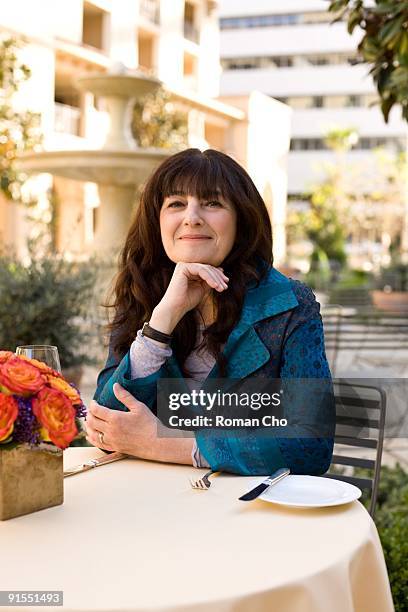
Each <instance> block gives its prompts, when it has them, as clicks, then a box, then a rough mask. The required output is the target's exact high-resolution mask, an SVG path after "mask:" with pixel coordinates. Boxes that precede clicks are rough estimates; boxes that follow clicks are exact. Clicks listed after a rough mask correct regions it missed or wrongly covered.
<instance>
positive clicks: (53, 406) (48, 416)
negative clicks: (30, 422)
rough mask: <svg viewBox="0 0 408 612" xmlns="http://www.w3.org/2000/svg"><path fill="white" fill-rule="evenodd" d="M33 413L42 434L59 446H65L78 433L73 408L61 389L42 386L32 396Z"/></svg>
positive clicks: (44, 437)
mask: <svg viewBox="0 0 408 612" xmlns="http://www.w3.org/2000/svg"><path fill="white" fill-rule="evenodd" d="M32 406H33V413H34V414H35V416H36V418H37V420H38V421H39V422H40V423H41V425H42V431H41V433H42V436H43V439H45V440H51V442H53V443H54V444H55V445H56V446H59V448H67V446H69V443H70V442H71V440H73V439H74V438H75V436H76V435H77V433H78V429H77V426H76V424H75V409H74V408H73V406H72V404H71V402H70V401H69V399H68V398H67V396H66V395H64V394H63V393H62V392H61V391H57V390H56V389H50V388H49V387H44V388H43V389H41V391H40V392H39V393H38V394H37V397H35V398H33V402H32Z"/></svg>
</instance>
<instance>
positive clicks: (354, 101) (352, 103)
mask: <svg viewBox="0 0 408 612" xmlns="http://www.w3.org/2000/svg"><path fill="white" fill-rule="evenodd" d="M346 106H348V107H356V106H362V102H361V96H356V95H354V94H353V95H350V96H347V99H346Z"/></svg>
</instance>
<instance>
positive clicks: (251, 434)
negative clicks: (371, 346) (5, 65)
mask: <svg viewBox="0 0 408 612" xmlns="http://www.w3.org/2000/svg"><path fill="white" fill-rule="evenodd" d="M111 345H112V342H111ZM223 353H224V355H225V356H226V358H227V377H228V378H231V379H244V378H249V377H251V378H252V377H263V378H280V379H285V380H287V381H288V380H289V379H326V380H325V381H321V382H322V383H323V382H326V383H328V384H329V385H330V387H331V375H330V370H329V366H328V363H327V359H326V355H325V348H324V336H323V325H322V319H321V316H320V307H319V304H318V302H316V299H315V297H314V295H313V293H312V291H311V289H309V288H308V287H306V286H305V285H304V284H302V283H301V282H299V281H294V280H292V279H288V278H287V277H285V276H284V275H283V274H281V273H280V272H278V271H277V270H276V269H275V268H271V269H270V270H269V272H268V274H267V276H266V277H265V278H264V279H263V280H262V281H261V282H260V284H259V286H258V287H255V283H254V284H253V285H252V286H250V288H249V289H248V290H247V293H246V295H245V300H244V305H243V308H242V312H241V318H240V320H239V322H238V323H237V324H236V326H235V327H234V328H233V330H232V332H231V333H230V335H229V337H228V339H227V343H226V345H225V347H224V350H223ZM217 375H218V367H217V364H215V366H214V368H213V369H212V370H211V372H210V373H209V376H208V377H209V378H216V377H217ZM175 377H177V378H181V377H182V373H181V370H180V366H179V364H178V363H177V360H176V358H175V356H174V355H172V356H171V357H169V358H168V359H167V361H166V362H165V363H164V364H163V365H162V367H161V368H160V369H159V370H158V371H157V372H155V373H153V374H151V375H149V376H146V377H144V378H140V379H134V380H132V379H131V377H130V360H129V351H128V352H127V353H126V354H125V355H123V356H122V358H121V359H120V360H118V359H117V358H115V356H114V354H113V350H112V347H111V346H110V350H109V355H108V359H107V362H106V365H105V367H104V369H103V370H102V371H101V372H100V374H99V376H98V380H97V389H96V392H95V395H94V399H96V400H97V401H98V402H99V403H100V404H102V405H104V406H107V407H109V408H112V409H116V410H127V409H126V408H125V406H124V405H123V404H121V403H120V402H119V401H118V400H117V399H116V397H115V395H114V393H113V384H114V383H115V382H118V383H120V384H121V385H122V386H123V387H124V388H125V389H127V390H128V391H129V392H130V393H131V394H132V395H134V396H135V397H136V398H137V399H139V400H140V401H142V402H144V403H145V404H146V405H147V406H148V407H149V408H150V409H151V410H153V411H155V405H156V394H157V381H158V379H159V378H175ZM332 399H333V398H332V395H330V394H329V400H328V401H326V403H325V405H324V406H323V411H322V407H321V406H320V410H319V411H318V412H316V413H315V412H314V409H313V405H311V404H310V403H308V405H303V404H301V403H300V404H299V402H298V406H297V408H296V409H297V410H299V411H303V412H306V413H307V414H308V415H310V422H311V425H312V426H313V419H315V418H318V419H322V418H323V419H325V420H327V423H328V424H329V425H328V427H329V431H330V432H331V433H332V435H325V437H287V438H285V437H267V436H262V435H257V433H256V431H254V430H253V429H248V430H245V431H244V432H242V431H240V434H239V436H237V437H231V436H227V435H223V433H222V432H221V433H220V431H219V430H208V429H207V430H201V431H200V432H197V433H196V439H197V444H198V447H199V449H200V452H201V453H202V455H203V456H204V457H205V458H206V459H207V461H208V463H209V464H210V466H211V468H213V469H215V470H224V471H229V472H233V473H237V474H244V475H258V474H261V475H263V474H270V473H272V472H273V471H274V470H275V469H277V468H279V467H284V466H287V467H289V468H290V469H291V472H292V473H294V474H313V475H318V474H324V473H325V472H326V471H327V470H328V468H329V466H330V462H331V457H332V453H333V440H334V421H335V407H334V401H332Z"/></svg>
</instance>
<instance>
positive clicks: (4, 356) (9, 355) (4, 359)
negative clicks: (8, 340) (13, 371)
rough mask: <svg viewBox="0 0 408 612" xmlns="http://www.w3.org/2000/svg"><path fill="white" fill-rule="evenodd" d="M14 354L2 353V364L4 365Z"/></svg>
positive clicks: (0, 352)
mask: <svg viewBox="0 0 408 612" xmlns="http://www.w3.org/2000/svg"><path fill="white" fill-rule="evenodd" d="M12 355H14V353H12V352H11V351H0V363H4V362H5V361H7V359H9V358H10V357H11V356H12Z"/></svg>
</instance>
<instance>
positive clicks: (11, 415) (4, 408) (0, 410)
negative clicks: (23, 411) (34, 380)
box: [0, 393, 18, 442]
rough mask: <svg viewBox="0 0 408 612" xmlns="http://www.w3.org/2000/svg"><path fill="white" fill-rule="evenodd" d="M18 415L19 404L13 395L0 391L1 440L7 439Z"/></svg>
mask: <svg viewBox="0 0 408 612" xmlns="http://www.w3.org/2000/svg"><path fill="white" fill-rule="evenodd" d="M17 416H18V404H17V402H16V400H15V399H14V397H12V396H11V395H4V394H3V393H0V442H2V441H3V440H7V438H8V437H9V436H10V435H11V433H12V431H13V429H14V421H15V420H16V418H17Z"/></svg>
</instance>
